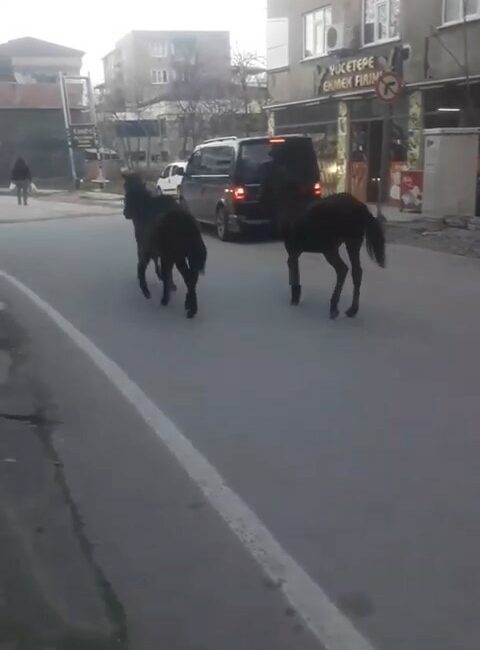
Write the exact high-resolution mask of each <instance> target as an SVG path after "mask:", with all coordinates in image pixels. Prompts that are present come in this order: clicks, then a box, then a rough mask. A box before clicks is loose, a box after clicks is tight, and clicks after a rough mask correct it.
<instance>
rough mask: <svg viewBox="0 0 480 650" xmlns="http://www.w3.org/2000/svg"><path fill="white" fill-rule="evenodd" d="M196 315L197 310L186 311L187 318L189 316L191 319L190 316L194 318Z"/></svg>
mask: <svg viewBox="0 0 480 650" xmlns="http://www.w3.org/2000/svg"><path fill="white" fill-rule="evenodd" d="M196 315H197V312H196V310H195V309H189V310H188V311H187V318H189V319H190V320H191V319H192V318H195V316H196Z"/></svg>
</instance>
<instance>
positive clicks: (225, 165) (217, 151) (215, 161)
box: [201, 147, 233, 176]
mask: <svg viewBox="0 0 480 650" xmlns="http://www.w3.org/2000/svg"><path fill="white" fill-rule="evenodd" d="M232 160H233V149H232V148H231V147H207V148H206V149H203V150H202V163H201V169H202V172H201V173H202V174H205V175H208V176H226V175H228V174H229V173H230V169H231V166H232Z"/></svg>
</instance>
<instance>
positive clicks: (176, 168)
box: [157, 162, 187, 196]
mask: <svg viewBox="0 0 480 650" xmlns="http://www.w3.org/2000/svg"><path fill="white" fill-rule="evenodd" d="M186 167H187V163H186V162H174V163H171V164H170V165H167V167H165V169H164V170H163V174H162V175H161V176H160V178H159V179H158V181H157V191H158V193H159V194H170V195H173V196H178V195H179V189H180V184H181V182H182V179H183V176H184V174H185V169H186Z"/></svg>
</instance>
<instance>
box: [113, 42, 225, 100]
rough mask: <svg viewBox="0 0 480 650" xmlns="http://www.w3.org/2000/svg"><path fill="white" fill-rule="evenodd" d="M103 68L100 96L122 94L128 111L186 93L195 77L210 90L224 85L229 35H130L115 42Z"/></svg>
mask: <svg viewBox="0 0 480 650" xmlns="http://www.w3.org/2000/svg"><path fill="white" fill-rule="evenodd" d="M103 65H104V76H105V89H106V91H107V92H111V93H115V92H117V93H118V94H120V95H121V96H122V95H123V97H122V99H123V100H124V101H125V104H126V107H127V110H128V109H132V108H136V107H137V106H138V105H139V104H145V103H147V102H151V101H152V100H154V99H157V98H158V99H165V100H168V99H171V98H172V95H174V94H175V96H177V95H178V94H179V92H181V90H182V89H183V91H184V92H186V91H187V90H188V88H187V85H188V84H191V83H194V84H195V83H196V79H195V75H196V76H197V77H201V79H202V82H203V83H209V84H211V85H214V84H219V83H226V82H228V81H229V79H230V34H229V32H226V31H214V32H212V31H208V32H207V31H205V32H187V31H185V32H182V31H134V32H130V33H129V34H126V35H125V36H124V37H123V38H121V39H120V40H119V41H118V43H117V44H116V46H115V48H114V50H113V51H112V52H110V53H109V54H107V55H106V56H105V57H104V59H103ZM175 98H176V97H175Z"/></svg>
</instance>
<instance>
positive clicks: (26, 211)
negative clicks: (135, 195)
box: [0, 194, 123, 225]
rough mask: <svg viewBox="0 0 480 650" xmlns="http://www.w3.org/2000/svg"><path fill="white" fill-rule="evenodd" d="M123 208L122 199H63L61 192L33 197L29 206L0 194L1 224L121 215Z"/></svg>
mask: <svg viewBox="0 0 480 650" xmlns="http://www.w3.org/2000/svg"><path fill="white" fill-rule="evenodd" d="M122 210H123V207H122V204H121V202H120V201H116V202H115V203H114V202H106V201H104V202H103V203H101V202H93V201H82V202H81V203H80V202H79V201H78V200H76V201H62V200H61V195H60V194H55V195H54V196H49V197H48V198H43V197H40V198H37V197H32V198H30V200H29V204H28V206H23V205H17V201H16V198H15V197H13V196H0V225H1V224H12V223H15V224H16V223H29V222H31V221H51V220H52V219H73V218H76V217H101V216H121V215H122Z"/></svg>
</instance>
